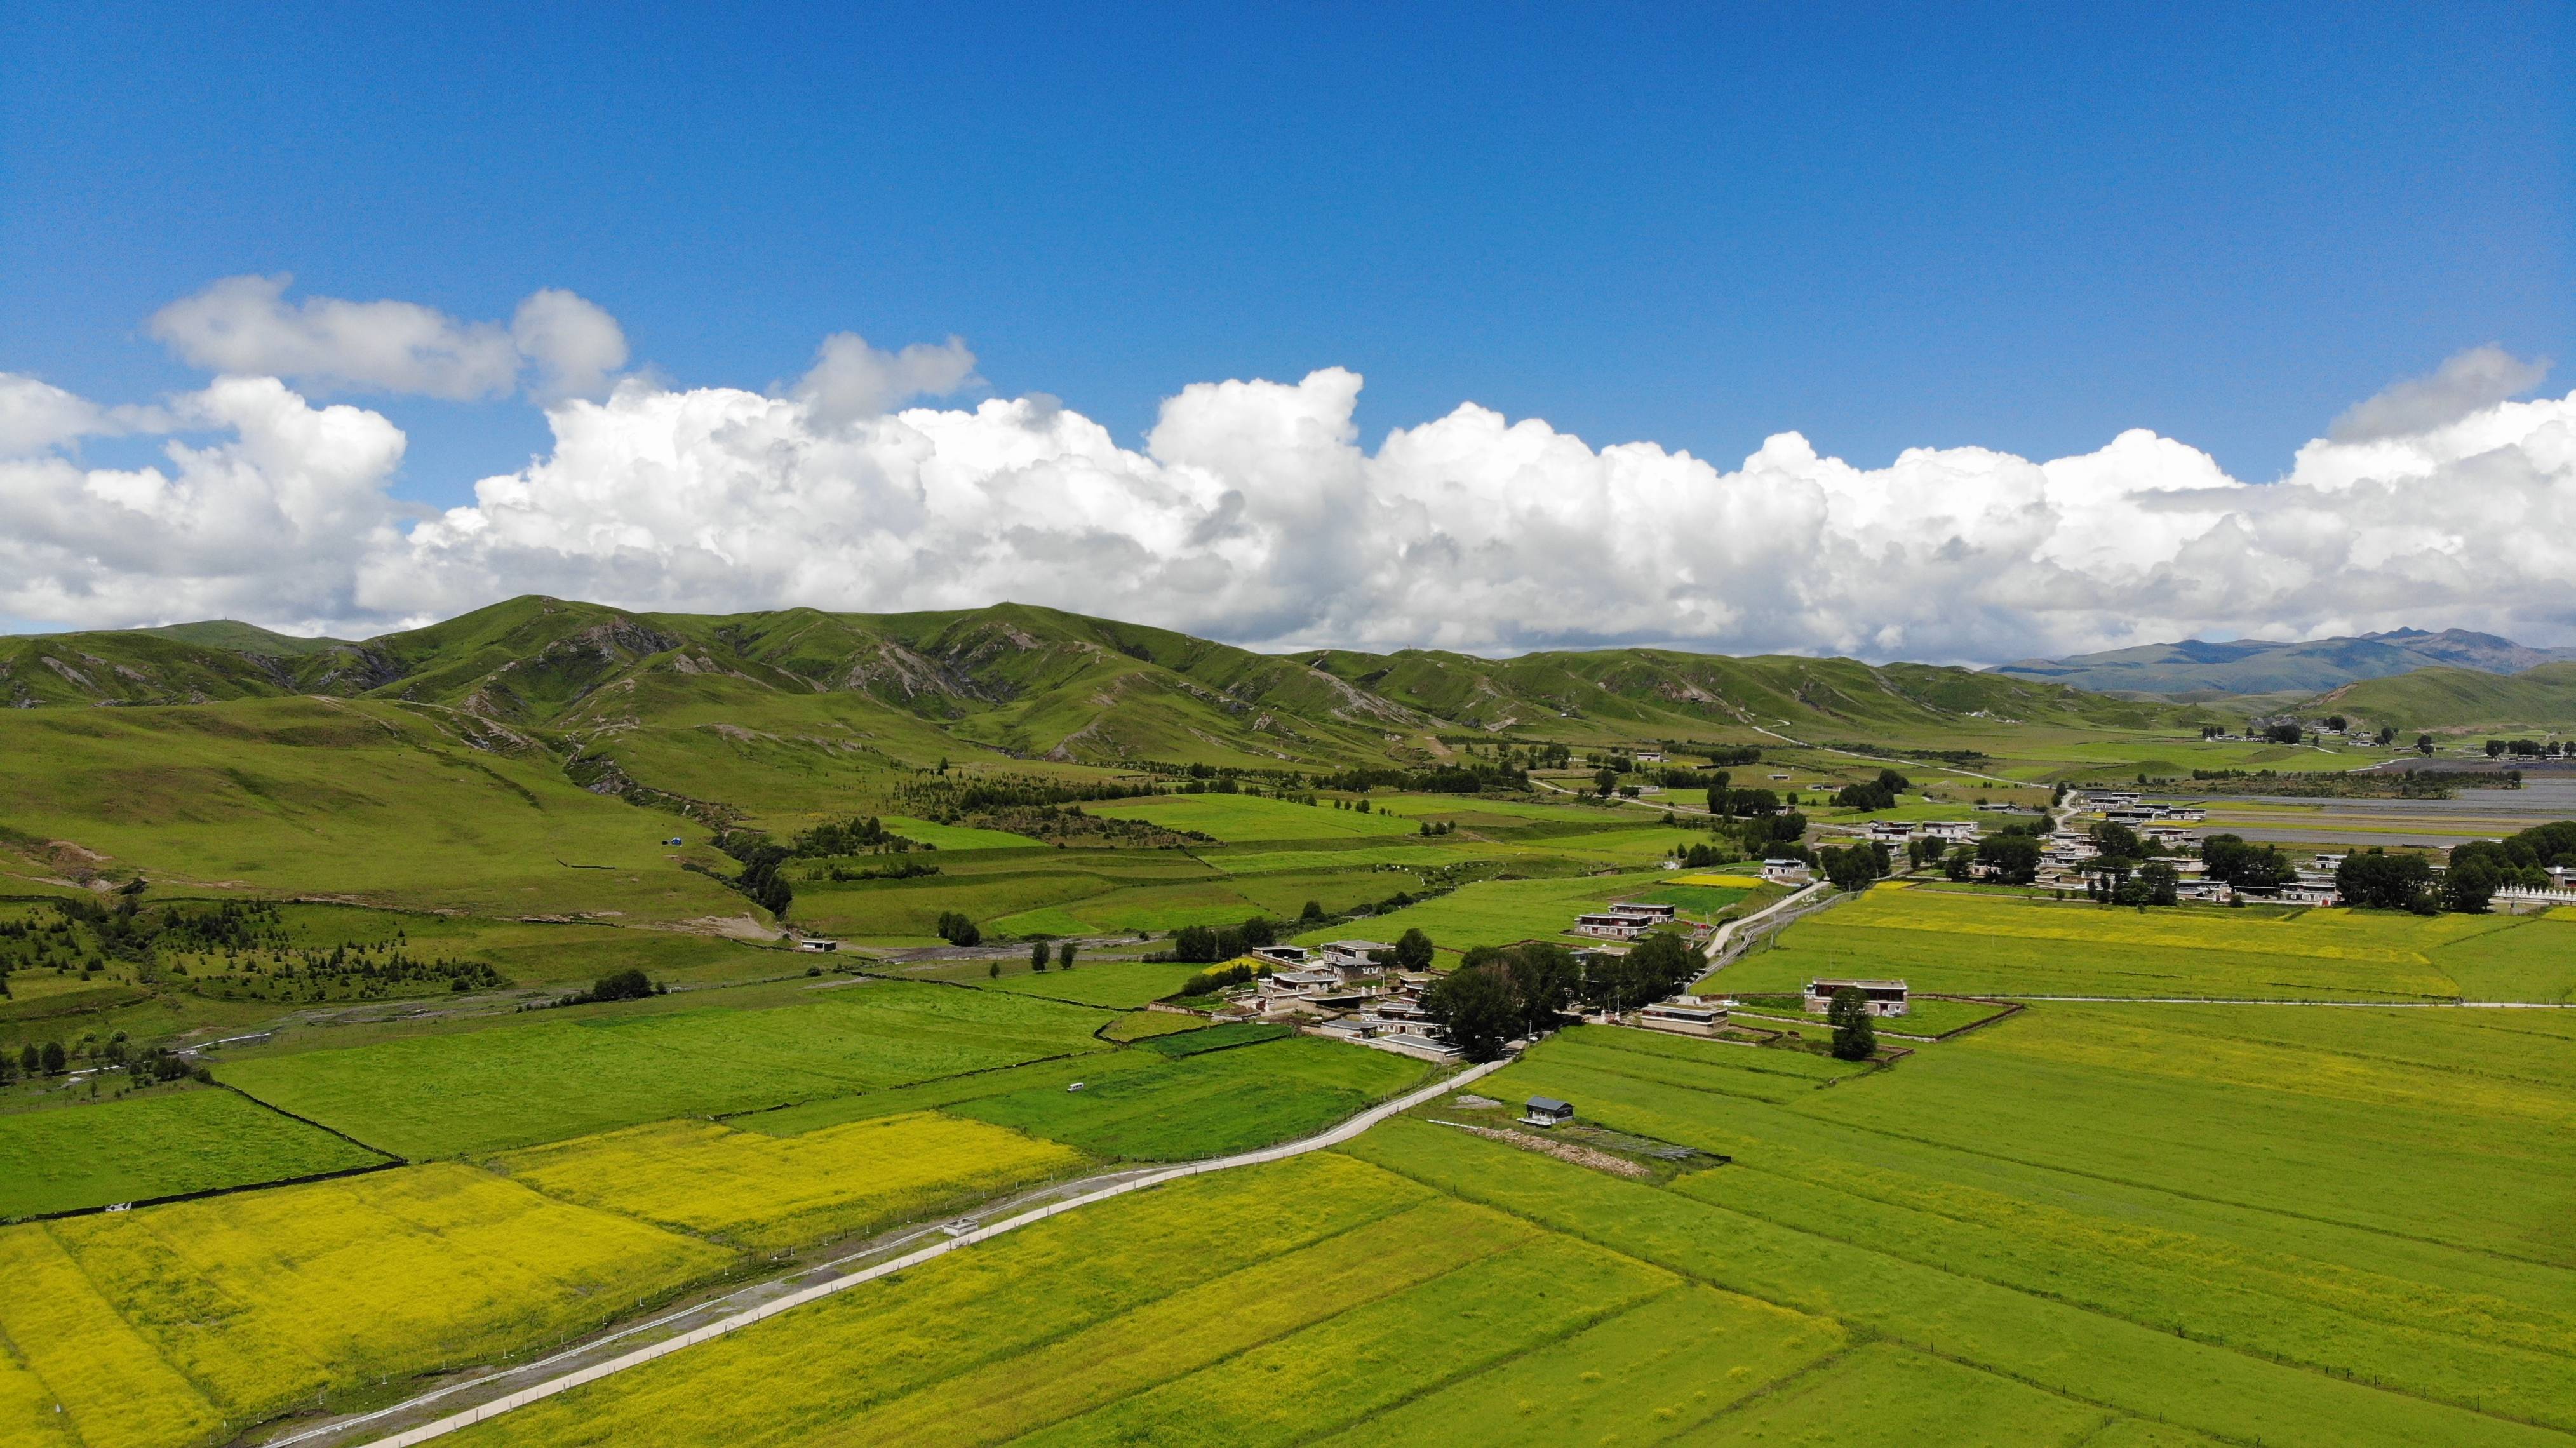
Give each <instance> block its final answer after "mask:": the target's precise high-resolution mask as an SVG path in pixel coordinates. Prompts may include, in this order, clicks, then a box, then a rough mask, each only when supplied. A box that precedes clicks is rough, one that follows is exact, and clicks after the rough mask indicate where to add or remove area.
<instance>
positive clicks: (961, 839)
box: [879, 815, 1046, 850]
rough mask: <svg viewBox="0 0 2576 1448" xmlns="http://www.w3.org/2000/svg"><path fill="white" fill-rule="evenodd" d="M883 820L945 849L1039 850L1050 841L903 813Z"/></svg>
mask: <svg viewBox="0 0 2576 1448" xmlns="http://www.w3.org/2000/svg"><path fill="white" fill-rule="evenodd" d="M879 820H880V823H882V824H884V826H885V827H886V828H887V829H889V830H892V831H893V832H894V833H896V834H899V835H901V836H903V837H904V838H905V839H907V840H917V841H919V842H920V843H922V844H925V845H932V846H935V847H937V848H939V849H942V850H1039V849H1044V848H1046V841H1044V840H1038V839H1031V838H1030V837H1029V836H1027V835H1015V834H1012V833H1011V832H1010V831H1009V830H983V829H976V828H974V827H972V826H970V825H941V824H933V823H931V822H930V821H928V820H917V819H911V818H908V817H906V816H903V815H883V816H880V817H879Z"/></svg>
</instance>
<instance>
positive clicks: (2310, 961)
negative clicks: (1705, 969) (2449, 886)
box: [1708, 889, 2576, 1001]
mask: <svg viewBox="0 0 2576 1448" xmlns="http://www.w3.org/2000/svg"><path fill="white" fill-rule="evenodd" d="M2563 929H2564V927H2563V925H2562V924H2561V922H2557V921H2548V920H2542V919H2539V918H2537V917H2530V916H2505V915H2436V916H2413V915H2404V914H2399V913H2395V912H2388V911H2379V912H2371V911H2355V910H2307V911H2302V912H2299V913H2296V914H2293V915H2288V916H2268V915H2263V914H2259V913H2257V912H2253V911H2245V910H2229V909H2224V908H2220V907H2214V906H2213V907H2184V908H2180V909H2172V910H2160V911H2152V912H2139V911H2135V910H2116V909H2107V908H2103V907H2098V906H2094V905H2090V904H2085V903H2075V902H2059V901H2052V900H2041V899H2034V898H2029V897H2012V896H1997V895H1976V894H1968V893H1964V892H1958V891H1949V890H1923V889H1911V890H1888V889H1880V890H1873V891H1870V892H1869V893H1868V894H1866V895H1864V896H1862V897H1861V898H1859V899H1858V900H1855V901H1853V902H1851V903H1849V904H1846V905H1843V906H1841V907H1838V908H1836V909H1833V910H1829V911H1826V912H1823V913H1821V914H1819V915H1816V916H1813V917H1811V918H1809V919H1806V920H1802V921H1800V922H1799V923H1798V924H1796V925H1793V926H1791V927H1790V928H1789V929H1787V930H1785V931H1783V932H1781V934H1780V937H1779V941H1778V946H1777V948H1776V949H1771V950H1765V951H1758V952H1756V953H1755V954H1753V955H1751V956H1748V957H1746V958H1745V959H1743V960H1741V961H1739V962H1737V963H1736V964H1733V965H1730V966H1728V967H1727V968H1726V969H1724V970H1722V971H1720V972H1718V973H1717V974H1716V975H1714V976H1712V977H1710V978H1709V981H1708V984H1709V985H1710V986H1711V987H1712V988H1715V989H1722V990H1725V991H1727V992H1730V993H1736V994H1758V993H1762V992H1780V991H1791V990H1795V989H1797V988H1799V987H1800V986H1803V985H1804V984H1805V983H1806V982H1807V981H1808V980H1809V979H1812V978H1814V977H1817V976H1864V977H1883V976H1892V977H1900V978H1903V979H1905V980H1906V981H1908V982H1909V983H1911V984H1912V986H1913V987H1914V989H1916V990H1921V991H1935V992H1942V993H1947V994H1954V995H1989V996H1990V995H2006V996H2011V995H2022V996H2110V997H2127V998H2139V999H2150V998H2157V997H2201V998H2211V999H2255V1000H2275V999H2287V1000H2303V999H2308V1000H2314V999H2322V1000H2383V1001H2409V1000H2414V1001H2445V1000H2455V999H2459V998H2461V997H2463V996H2467V995H2472V994H2474V995H2476V996H2477V997H2479V998H2484V999H2497V998H2507V999H2539V1000H2553V1001H2554V1000H2565V999H2568V998H2569V992H2570V989H2571V987H2576V957H2569V956H2566V955H2562V954H2560V953H2558V952H2556V951H2555V950H2554V949H2553V948H2552V947H2553V946H2554V944H2555V942H2556V940H2557V937H2558V935H2559V933H2560V932H2562V931H2563ZM2533 930H2538V931H2541V932H2544V933H2543V934H2541V935H2534V936H2527V937H2526V936H2525V935H2524V932H2528V931H2533ZM2525 940H2528V942H2529V943H2528V944H2524V943H2522V942H2523V941H2525ZM2499 989H2502V990H2505V991H2509V992H2512V994H2511V995H2507V996H2501V997H2500V996H2498V995H2497V994H2495V992H2497V991H2498V990H2499Z"/></svg>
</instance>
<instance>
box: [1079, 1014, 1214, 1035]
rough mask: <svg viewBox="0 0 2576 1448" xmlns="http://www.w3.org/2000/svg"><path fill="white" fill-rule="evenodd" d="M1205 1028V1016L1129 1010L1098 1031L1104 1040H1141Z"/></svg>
mask: <svg viewBox="0 0 2576 1448" xmlns="http://www.w3.org/2000/svg"><path fill="white" fill-rule="evenodd" d="M1205 1029H1207V1018H1206V1017H1205V1016H1197V1015H1181V1014H1176V1013H1174V1012H1171V1011H1129V1012H1128V1013H1127V1014H1125V1015H1123V1016H1120V1017H1119V1018H1118V1019H1116V1020H1115V1021H1112V1022H1110V1024H1109V1025H1108V1027H1107V1028H1105V1029H1104V1030H1102V1031H1101V1032H1100V1039H1102V1040H1104V1041H1141V1040H1144V1039H1146V1038H1147V1037H1150V1036H1176V1035H1179V1034H1181V1033H1182V1032H1184V1031H1201V1030H1205Z"/></svg>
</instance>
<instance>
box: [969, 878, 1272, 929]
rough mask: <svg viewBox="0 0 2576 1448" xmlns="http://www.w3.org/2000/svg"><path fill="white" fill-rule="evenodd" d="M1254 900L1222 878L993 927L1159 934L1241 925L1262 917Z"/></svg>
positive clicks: (1134, 891)
mask: <svg viewBox="0 0 2576 1448" xmlns="http://www.w3.org/2000/svg"><path fill="white" fill-rule="evenodd" d="M1262 913H1263V911H1262V908H1261V907H1260V906H1259V905H1257V904H1255V903H1253V900H1252V898H1251V897H1250V896H1248V895H1245V894H1244V893H1243V892H1241V891H1240V890H1238V889H1236V888H1235V887H1234V884H1233V882H1232V881H1228V880H1222V879H1212V880H1192V881H1189V882H1186V883H1182V884H1172V885H1131V886H1127V887H1125V888H1121V889H1116V890H1111V891H1105V892H1102V893H1100V894H1096V895H1093V896H1090V897H1087V898H1085V899H1081V900H1076V901H1072V902H1070V903H1067V904H1062V905H1052V906H1048V907H1046V908H1044V909H1040V910H1025V911H1021V912H1019V913H1017V914H1013V915H1006V916H1003V917H1002V918H1000V919H998V920H995V921H993V922H992V925H993V929H995V930H996V931H999V932H1001V933H1002V934H1005V935H1098V934H1104V933H1107V932H1111V931H1116V932H1121V933H1123V932H1126V931H1131V930H1144V931H1152V932H1156V933H1160V932H1163V931H1169V930H1178V929H1180V928H1181V927H1183V926H1185V925H1240V924H1242V923H1243V922H1244V920H1245V919H1246V918H1247V917H1250V916H1254V915H1259V914H1262Z"/></svg>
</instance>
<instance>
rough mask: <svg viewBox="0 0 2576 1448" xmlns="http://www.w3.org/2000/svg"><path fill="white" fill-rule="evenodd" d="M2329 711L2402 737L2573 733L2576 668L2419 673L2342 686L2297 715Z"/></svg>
mask: <svg viewBox="0 0 2576 1448" xmlns="http://www.w3.org/2000/svg"><path fill="white" fill-rule="evenodd" d="M2329 711H2331V712H2334V713H2339V714H2346V715H2350V716H2351V717H2353V718H2356V719H2362V720H2367V721H2369V722H2370V723H2372V724H2389V725H2394V726H2396V727H2397V728H2398V729H2399V730H2401V731H2403V730H2408V729H2459V730H2470V729H2564V728H2569V727H2576V663H2561V664H2543V665H2541V666H2540V667H2538V668H2536V669H2532V670H2529V671H2528V672H2525V673H2520V674H2489V673H2482V672H2479V671H2478V670H2475V669H2419V670H2417V671H2416V672H2414V673H2411V674H2400V675H2397V676H2396V677H2394V678H2387V679H2367V680H2364V681H2362V682H2361V683H2358V684H2346V685H2345V686H2343V687H2342V688H2340V689H2336V690H2334V691H2332V692H2331V693H2326V694H2320V695H2318V696H2317V697H2316V698H2315V699H2313V700H2310V701H2309V702H2308V703H2307V704H2305V705H2303V706H2301V708H2300V711H2299V712H2301V713H2303V714H2309V713H2316V714H2322V713H2326V712H2329Z"/></svg>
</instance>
